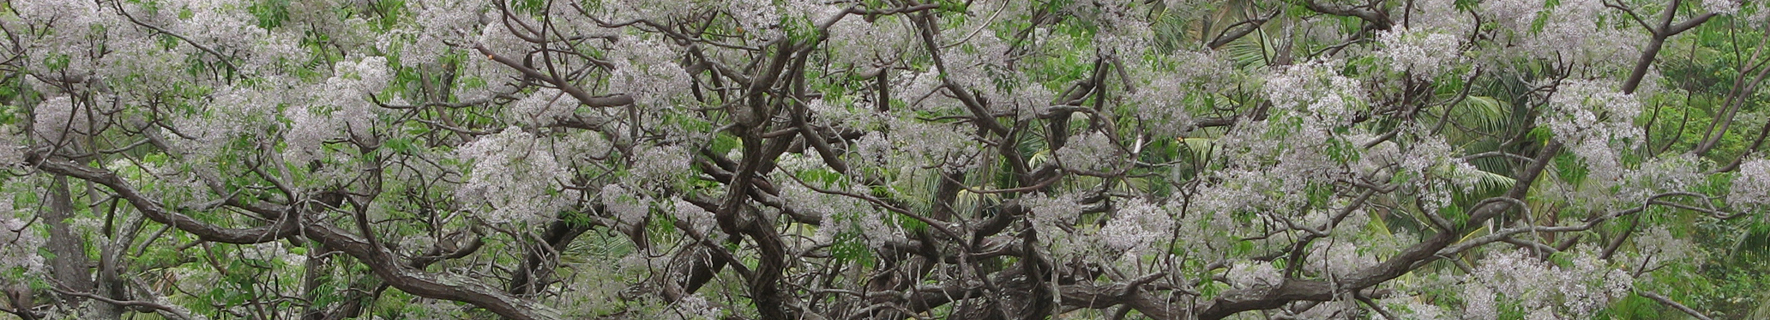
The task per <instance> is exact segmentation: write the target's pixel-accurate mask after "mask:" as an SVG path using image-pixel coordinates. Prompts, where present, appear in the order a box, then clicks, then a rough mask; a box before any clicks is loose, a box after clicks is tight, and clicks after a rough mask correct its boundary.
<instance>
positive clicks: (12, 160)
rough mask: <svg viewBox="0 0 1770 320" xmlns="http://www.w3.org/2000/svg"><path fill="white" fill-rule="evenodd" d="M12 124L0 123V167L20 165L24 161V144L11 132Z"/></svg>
mask: <svg viewBox="0 0 1770 320" xmlns="http://www.w3.org/2000/svg"><path fill="white" fill-rule="evenodd" d="M13 131H14V129H13V128H12V125H0V167H8V166H15V165H21V164H24V163H25V147H26V145H25V144H23V143H21V141H19V140H20V139H19V137H18V135H16V134H13Z"/></svg>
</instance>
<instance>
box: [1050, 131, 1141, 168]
mask: <svg viewBox="0 0 1770 320" xmlns="http://www.w3.org/2000/svg"><path fill="white" fill-rule="evenodd" d="M1074 138H1075V139H1073V140H1070V141H1069V143H1068V144H1065V145H1063V148H1060V149H1057V151H1055V152H1056V153H1057V161H1058V162H1059V163H1062V164H1063V166H1064V167H1065V168H1070V169H1075V170H1087V171H1095V172H1103V171H1111V170H1113V168H1114V167H1117V166H1118V165H1119V163H1118V161H1119V160H1121V159H1124V155H1125V154H1126V153H1125V151H1124V150H1123V149H1122V148H1120V147H1119V146H1118V145H1117V144H1113V143H1112V138H1110V137H1107V136H1106V134H1105V133H1102V132H1099V131H1091V132H1088V133H1083V134H1079V135H1076V136H1074Z"/></svg>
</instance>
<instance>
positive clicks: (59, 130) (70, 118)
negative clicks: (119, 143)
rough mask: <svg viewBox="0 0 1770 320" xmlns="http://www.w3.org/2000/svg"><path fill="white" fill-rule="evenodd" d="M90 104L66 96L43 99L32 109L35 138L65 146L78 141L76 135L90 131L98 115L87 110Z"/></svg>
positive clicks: (86, 133) (32, 125)
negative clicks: (77, 101)
mask: <svg viewBox="0 0 1770 320" xmlns="http://www.w3.org/2000/svg"><path fill="white" fill-rule="evenodd" d="M89 108H90V105H89V104H86V103H76V102H75V101H74V99H73V98H69V97H68V96H57V97H52V98H48V99H44V100H43V102H40V103H37V107H36V108H35V109H33V112H34V113H36V118H35V119H34V120H33V122H32V123H31V129H32V130H33V131H36V132H35V133H36V136H37V139H39V140H42V141H44V142H47V143H49V144H51V145H57V146H66V145H68V144H70V143H73V142H75V141H78V139H76V137H80V136H85V135H88V134H91V133H92V122H93V121H94V120H97V121H103V120H102V119H94V118H93V117H96V116H100V115H98V114H96V113H92V112H89Z"/></svg>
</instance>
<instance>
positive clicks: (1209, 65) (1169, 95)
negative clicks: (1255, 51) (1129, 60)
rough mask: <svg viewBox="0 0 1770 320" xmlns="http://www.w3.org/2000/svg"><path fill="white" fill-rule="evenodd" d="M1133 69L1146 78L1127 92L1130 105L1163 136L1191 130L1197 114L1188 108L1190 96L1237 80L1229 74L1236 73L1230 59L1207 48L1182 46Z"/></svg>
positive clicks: (1193, 96)
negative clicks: (1192, 48)
mask: <svg viewBox="0 0 1770 320" xmlns="http://www.w3.org/2000/svg"><path fill="white" fill-rule="evenodd" d="M1130 69H1131V70H1127V71H1128V72H1130V73H1133V74H1135V76H1133V77H1134V78H1136V79H1145V81H1144V82H1142V83H1140V84H1138V85H1137V86H1136V88H1135V89H1136V90H1135V91H1132V92H1127V93H1126V100H1128V102H1129V104H1130V106H1129V107H1130V108H1135V111H1134V112H1135V114H1136V115H1137V119H1139V120H1140V121H1142V123H1143V125H1144V126H1145V127H1147V128H1148V129H1149V130H1150V132H1151V133H1154V134H1156V135H1157V136H1160V137H1175V136H1181V135H1184V134H1186V133H1187V132H1189V131H1191V129H1192V127H1193V118H1192V114H1191V112H1189V111H1188V110H1187V106H1188V105H1187V101H1186V100H1187V99H1189V98H1191V99H1197V98H1205V97H1208V96H1207V95H1208V94H1210V93H1211V92H1222V90H1226V89H1227V88H1230V87H1231V85H1230V84H1231V83H1233V82H1235V81H1233V80H1232V79H1229V78H1230V77H1229V76H1228V75H1231V74H1235V70H1234V67H1233V66H1231V65H1230V64H1229V60H1227V59H1224V58H1222V57H1219V56H1217V55H1215V54H1213V53H1212V52H1205V51H1191V50H1180V51H1176V52H1173V53H1170V54H1168V55H1165V56H1159V57H1156V58H1153V59H1148V60H1146V65H1144V66H1141V67H1133V68H1130ZM1200 88H1202V89H1203V90H1202V93H1201V90H1198V89H1200Z"/></svg>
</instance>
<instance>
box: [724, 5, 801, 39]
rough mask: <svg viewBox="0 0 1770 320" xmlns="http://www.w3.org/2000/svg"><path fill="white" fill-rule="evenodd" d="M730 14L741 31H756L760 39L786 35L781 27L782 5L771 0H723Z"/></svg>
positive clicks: (726, 10) (727, 12) (726, 11)
mask: <svg viewBox="0 0 1770 320" xmlns="http://www.w3.org/2000/svg"><path fill="white" fill-rule="evenodd" d="M721 3H723V4H724V5H725V13H726V14H728V15H729V16H730V17H731V19H732V20H734V22H736V23H737V27H738V28H739V30H741V32H744V33H754V34H755V36H754V37H757V38H760V39H776V38H780V37H781V36H785V35H786V32H785V30H782V29H781V17H782V15H781V12H780V7H779V6H776V5H774V2H773V1H770V0H734V1H721Z"/></svg>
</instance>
